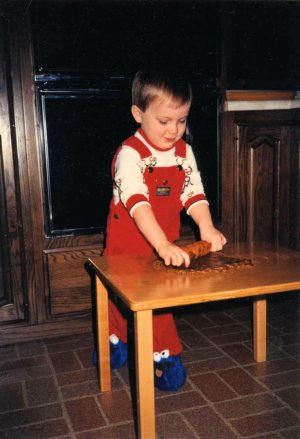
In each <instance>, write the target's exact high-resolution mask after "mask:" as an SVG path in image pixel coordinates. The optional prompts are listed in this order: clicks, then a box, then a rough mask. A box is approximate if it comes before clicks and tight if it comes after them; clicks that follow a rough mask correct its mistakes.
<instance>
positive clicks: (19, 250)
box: [0, 17, 27, 322]
mask: <svg viewBox="0 0 300 439" xmlns="http://www.w3.org/2000/svg"><path fill="white" fill-rule="evenodd" d="M0 33H1V35H0V60H1V62H0V83H1V87H0V136H1V151H0V154H1V160H0V162H1V170H2V172H1V182H0V185H1V188H2V190H1V192H2V202H3V204H4V205H3V206H1V210H2V212H5V218H4V219H3V221H2V227H3V228H4V229H5V230H1V235H2V236H1V243H3V244H4V249H5V254H2V258H3V261H2V262H3V267H4V269H5V271H6V273H4V276H5V279H6V282H4V288H5V291H4V292H3V295H2V300H1V305H0V321H1V322H3V321H4V322H6V321H11V320H22V319H24V318H25V313H24V307H26V303H27V302H26V277H25V276H24V265H23V260H22V254H23V244H24V243H23V233H22V219H21V212H20V206H19V203H20V187H19V185H20V178H19V168H18V156H17V152H16V147H17V145H16V133H15V120H14V108H13V106H14V102H13V85H12V82H11V63H12V62H13V53H12V52H11V51H10V43H9V29H8V22H7V21H6V20H5V19H4V18H2V17H1V19H0ZM2 250H3V248H2Z"/></svg>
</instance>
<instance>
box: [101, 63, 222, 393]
mask: <svg viewBox="0 0 300 439" xmlns="http://www.w3.org/2000/svg"><path fill="white" fill-rule="evenodd" d="M191 102H192V92H191V87H190V85H189V84H187V83H185V82H182V81H180V80H179V79H178V77H176V76H174V77H172V75H171V74H166V73H164V72H159V71H153V72H151V71H145V72H142V71H139V72H138V73H137V74H136V76H135V78H134V81H133V85H132V107H131V112H132V115H133V117H134V119H135V121H136V122H137V123H138V124H140V128H139V129H138V130H137V131H136V133H135V134H134V135H133V136H131V137H129V138H128V139H126V140H125V141H124V142H123V143H122V145H121V146H120V148H119V149H118V151H117V152H116V155H115V157H114V160H113V164H112V173H113V180H114V188H113V198H112V201H111V205H110V213H109V217H108V224H107V241H106V248H105V250H104V255H106V256H107V255H115V254H137V255H148V254H151V253H152V252H153V251H156V253H157V254H158V255H159V256H160V257H161V258H162V259H163V260H164V262H165V264H166V265H170V264H171V265H174V266H180V265H182V264H184V265H185V266H186V267H187V266H188V265H189V263H190V260H189V256H188V254H187V253H186V252H184V251H183V250H182V249H181V248H180V247H178V246H177V245H176V244H173V242H174V241H175V240H176V239H178V238H179V228H180V211H181V210H182V209H183V208H185V209H186V212H187V214H188V215H190V216H191V217H192V218H193V220H194V221H195V223H196V224H197V226H198V227H199V230H200V235H201V239H202V240H205V241H208V242H210V243H211V251H218V250H221V249H222V247H223V245H224V244H225V243H226V238H225V237H224V236H223V235H222V233H221V232H219V231H218V230H217V229H216V228H215V227H214V225H213V223H212V219H211V215H210V211H209V207H208V202H207V200H206V197H205V193H204V189H203V185H202V182H201V177H200V174H199V171H198V169H197V164H196V161H195V157H194V154H193V152H192V148H191V146H189V145H187V144H186V142H185V141H184V140H182V137H183V135H184V133H185V129H186V124H187V118H188V115H189V111H190V107H191ZM109 324H110V334H111V336H110V348H111V367H112V368H119V367H121V366H123V364H124V363H125V362H126V360H127V321H126V319H124V317H123V316H122V315H121V313H120V312H119V310H118V308H117V307H116V306H115V304H114V303H112V302H111V301H110V302H109ZM153 344H154V369H155V377H154V379H155V386H156V387H157V388H159V389H161V390H177V389H179V388H180V387H181V386H182V384H183V383H184V381H185V378H186V371H185V368H184V366H183V365H182V363H181V360H180V353H181V352H182V344H181V342H180V340H179V338H178V335H177V332H176V327H175V323H174V320H173V316H172V314H171V313H169V312H166V313H157V314H154V317H153Z"/></svg>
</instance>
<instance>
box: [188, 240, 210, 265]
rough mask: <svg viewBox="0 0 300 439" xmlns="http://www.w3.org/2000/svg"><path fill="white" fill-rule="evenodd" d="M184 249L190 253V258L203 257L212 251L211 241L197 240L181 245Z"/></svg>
mask: <svg viewBox="0 0 300 439" xmlns="http://www.w3.org/2000/svg"><path fill="white" fill-rule="evenodd" d="M181 248H182V250H184V251H185V252H187V253H188V254H189V257H190V259H191V260H192V259H197V258H201V256H205V255H207V254H208V253H209V252H210V249H211V243H210V242H207V241H196V242H193V243H192V244H187V245H184V246H183V247H181Z"/></svg>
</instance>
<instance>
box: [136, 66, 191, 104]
mask: <svg viewBox="0 0 300 439" xmlns="http://www.w3.org/2000/svg"><path fill="white" fill-rule="evenodd" d="M161 93H166V94H168V95H170V96H171V97H172V98H174V99H175V100H177V101H178V102H179V103H180V104H186V103H188V102H191V101H192V88H191V85H190V83H189V82H188V81H186V80H185V79H184V78H183V77H181V76H180V75H179V74H177V73H175V72H174V73H173V72H166V71H163V70H153V71H151V70H148V71H142V70H139V71H138V72H137V73H136V75H135V77H134V80H133V83H132V105H136V106H137V107H139V108H140V109H141V110H142V111H145V110H146V109H147V107H148V106H149V104H150V103H151V102H152V101H153V100H154V99H155V98H156V97H157V96H159V95H160V94H161Z"/></svg>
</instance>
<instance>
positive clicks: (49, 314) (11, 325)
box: [0, 2, 103, 344]
mask: <svg viewBox="0 0 300 439" xmlns="http://www.w3.org/2000/svg"><path fill="white" fill-rule="evenodd" d="M20 5H22V3H21V2H20ZM30 35H31V34H30V23H29V20H28V17H26V16H25V17H23V11H22V8H20V10H16V9H14V8H13V10H8V11H6V12H5V14H3V15H0V85H1V87H0V136H1V143H0V202H1V208H0V232H1V235H0V244H1V247H0V344H7V343H10V342H15V341H17V340H26V339H34V338H37V337H40V336H55V335H61V334H68V333H75V332H80V331H89V330H91V329H92V318H91V309H92V306H91V304H92V298H91V277H90V275H89V273H88V271H87V269H86V266H85V262H86V261H87V259H88V258H89V257H90V256H95V255H99V254H100V252H101V250H102V243H103V236H102V235H100V234H97V233H94V234H89V235H84V234H82V235H79V236H74V235H69V236H48V235H47V233H46V226H45V224H46V211H45V204H46V194H45V190H44V185H43V166H42V163H43V160H42V157H41V150H40V143H39V123H38V120H37V117H36V114H37V112H36V95H35V89H34V77H33V59H32V50H31V47H32V46H31V42H30ZM100 209H101V206H100Z"/></svg>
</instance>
